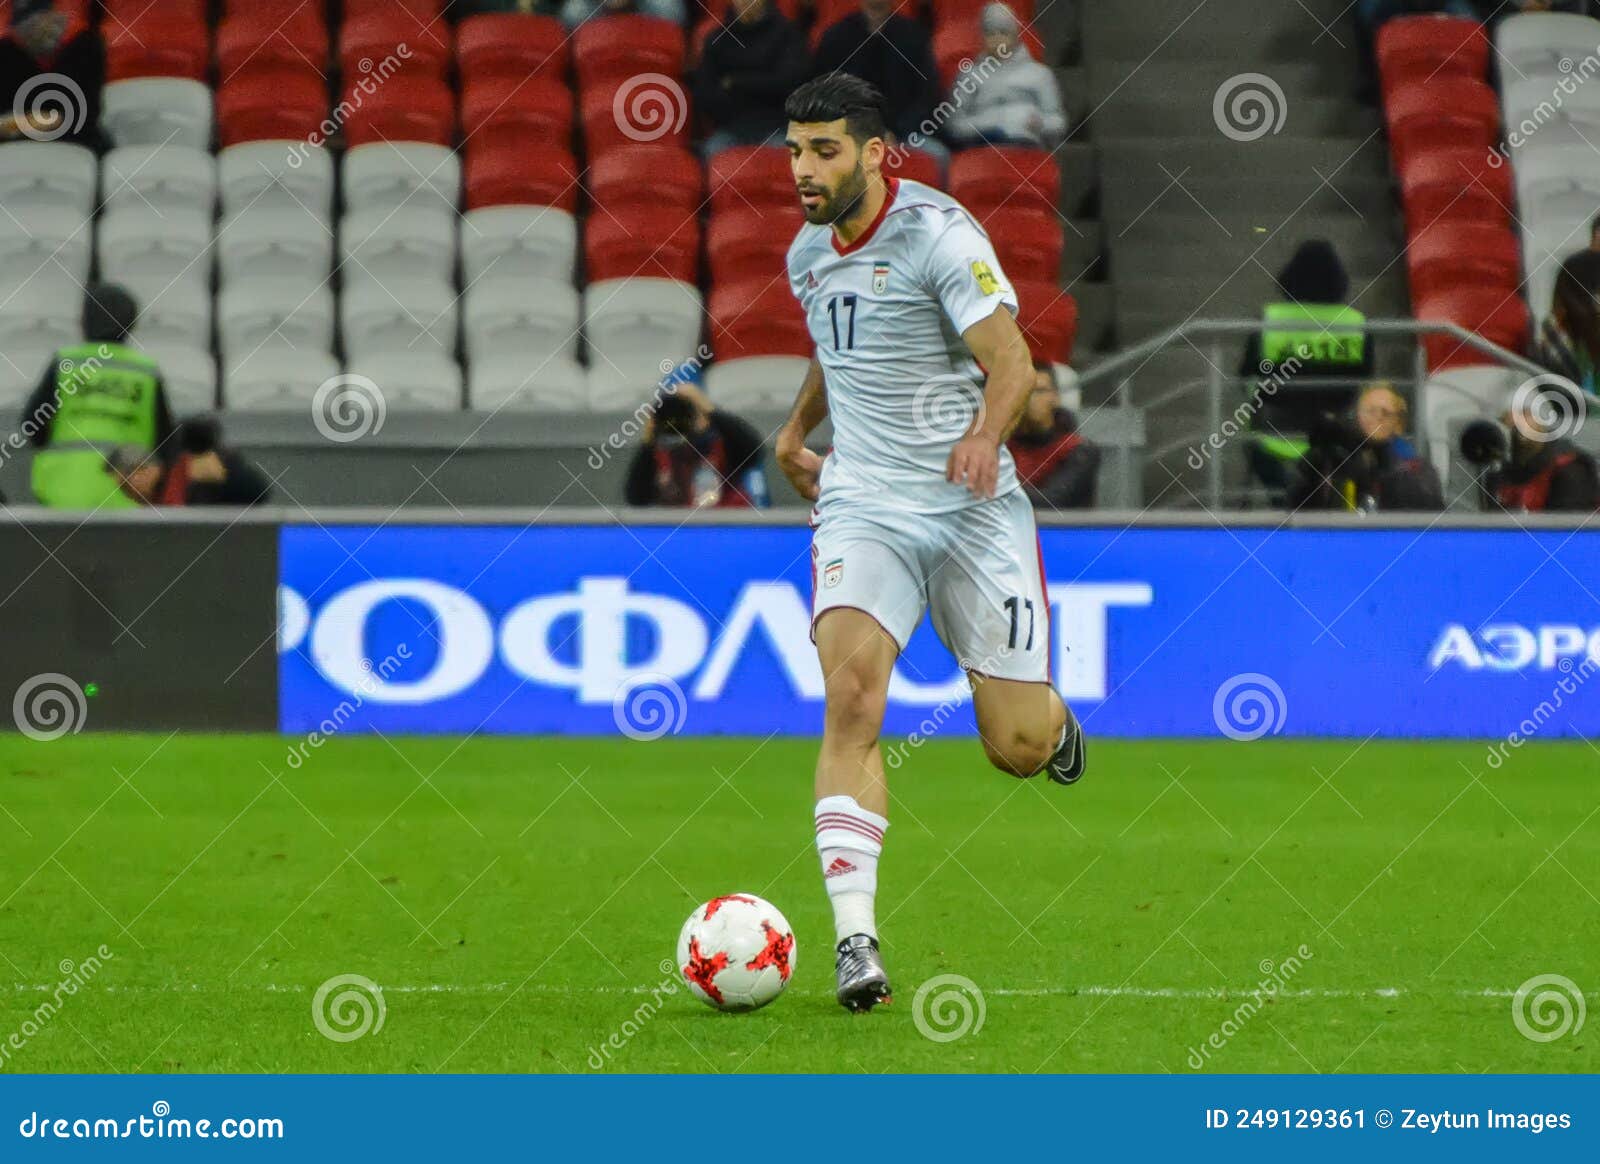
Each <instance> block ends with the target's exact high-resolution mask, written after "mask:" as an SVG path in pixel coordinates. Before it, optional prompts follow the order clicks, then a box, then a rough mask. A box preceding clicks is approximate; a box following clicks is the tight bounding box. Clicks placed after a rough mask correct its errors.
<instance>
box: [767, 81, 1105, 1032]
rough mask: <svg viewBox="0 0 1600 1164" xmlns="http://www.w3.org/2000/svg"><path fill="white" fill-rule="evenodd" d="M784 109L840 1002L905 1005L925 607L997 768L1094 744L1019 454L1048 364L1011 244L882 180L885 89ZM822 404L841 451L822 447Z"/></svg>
mask: <svg viewBox="0 0 1600 1164" xmlns="http://www.w3.org/2000/svg"><path fill="white" fill-rule="evenodd" d="M785 113H786V115H787V116H788V119H789V124H788V136H787V144H788V147H789V152H790V157H791V164H792V168H793V170H794V179H795V185H796V187H797V189H798V191H799V196H800V204H801V206H802V207H803V208H804V210H805V217H806V225H805V226H802V227H801V228H800V233H799V234H798V235H797V236H796V237H795V240H794V243H793V245H792V246H790V248H789V255H788V270H789V283H790V286H791V287H792V289H793V290H794V294H795V296H796V297H797V298H798V299H799V300H800V303H801V305H802V306H803V307H804V308H805V313H806V320H807V322H808V324H809V326H810V330H811V336H812V339H813V340H814V342H815V345H816V350H815V355H814V356H813V357H812V360H811V367H810V369H809V371H808V372H807V374H806V378H805V382H804V384H802V385H801V388H800V395H799V398H798V399H797V400H796V401H795V406H794V411H793V413H792V414H791V415H790V417H789V419H788V421H787V422H785V424H784V426H783V428H782V429H780V430H779V432H778V436H777V440H776V447H775V453H776V456H777V460H778V463H779V464H780V466H782V468H783V470H784V473H785V474H786V475H787V476H788V477H789V479H790V480H791V481H792V482H793V483H794V486H795V488H796V489H797V490H798V491H799V492H800V493H801V494H802V495H803V496H805V497H806V498H807V499H809V500H812V501H814V502H815V508H814V509H813V511H812V528H813V529H814V531H815V533H814V536H813V541H812V546H811V558H812V574H813V579H814V584H813V589H814V600H813V611H812V638H813V639H814V640H815V642H816V645H817V654H818V657H819V659H820V661H821V664H822V672H823V676H824V679H825V694H826V698H827V710H826V715H825V720H824V727H823V735H822V748H821V753H820V754H819V756H818V757H817V779H816V795H817V807H816V830H817V852H818V854H819V855H820V857H821V860H822V873H823V879H824V882H825V884H826V887H827V891H828V896H829V898H830V900H831V902H832V904H833V913H834V928H835V932H836V937H837V939H838V943H839V944H838V964H837V970H838V982H839V986H838V997H839V1002H840V1003H841V1004H843V1005H844V1006H845V1007H846V1008H847V1009H849V1010H851V1011H856V1012H861V1011H867V1010H870V1009H871V1008H872V1007H873V1006H875V1005H877V1004H878V1003H880V1002H888V1001H889V1000H890V990H889V979H888V975H887V974H886V973H885V971H884V968H883V959H882V957H881V955H880V953H879V950H878V934H877V923H876V920H875V917H874V898H875V896H876V893H877V883H878V857H879V855H880V853H881V852H882V850H883V834H884V830H885V829H886V828H888V825H889V822H888V819H887V817H888V808H889V798H888V788H887V785H886V784H885V782H884V771H883V758H882V756H881V754H880V753H879V750H878V734H879V731H880V730H881V728H882V726H883V712H884V703H885V701H886V699H887V696H888V690H889V678H890V673H891V671H892V670H893V668H894V663H895V659H896V657H897V656H898V655H899V653H900V651H901V650H902V649H903V648H904V647H905V645H906V641H907V640H908V639H909V638H910V637H911V632H912V631H913V630H914V629H915V628H916V626H917V624H918V623H919V622H920V621H921V620H922V613H923V610H924V609H930V608H931V610H932V614H933V625H934V628H935V629H936V630H937V631H938V633H939V637H940V638H941V639H942V640H943V642H944V644H945V645H946V646H947V647H948V648H949V649H950V650H951V651H952V652H953V653H954V654H955V655H956V657H957V659H958V660H959V661H960V664H961V666H962V668H963V670H965V671H966V672H967V676H968V681H969V682H970V683H971V685H972V691H973V706H974V710H975V712H976V715H977V720H978V732H979V735H980V736H981V737H982V739H983V750H984V753H985V754H986V755H987V756H988V758H989V761H990V763H992V764H993V765H994V766H995V767H997V768H999V769H1000V770H1001V771H1003V772H1008V773H1010V774H1011V775H1013V776H1019V777H1029V776H1033V775H1036V774H1037V773H1039V772H1040V771H1041V770H1043V771H1045V772H1048V773H1049V776H1050V778H1051V779H1052V780H1054V781H1056V782H1058V783H1061V784H1071V783H1073V782H1074V781H1076V780H1077V779H1078V778H1079V777H1080V776H1082V775H1083V770H1084V742H1083V733H1082V731H1081V729H1080V728H1079V726H1078V723H1077V720H1076V719H1075V718H1074V716H1073V715H1072V713H1071V711H1069V710H1068V708H1067V706H1066V703H1065V701H1064V700H1063V699H1062V698H1061V696H1060V695H1058V694H1057V693H1056V691H1055V689H1054V688H1053V687H1052V686H1051V685H1050V647H1049V643H1050V608H1049V604H1048V601H1047V599H1046V597H1045V593H1044V577H1043V570H1042V568H1041V562H1040V559H1039V549H1038V546H1039V542H1038V533H1037V530H1036V528H1035V525H1034V520H1033V510H1032V508H1031V507H1030V506H1029V504H1028V499H1027V497H1026V495H1025V494H1024V493H1023V491H1022V489H1021V488H1020V487H1019V485H1018V483H1017V476H1016V470H1015V467H1014V466H1013V464H1012V460H1011V454H1010V453H1009V452H1007V451H1006V447H1005V439H1006V437H1007V436H1008V435H1009V434H1010V432H1011V429H1012V427H1013V426H1014V425H1015V423H1016V422H1017V419H1018V418H1019V416H1020V415H1021V413H1022V409H1023V407H1024V404H1025V402H1026V400H1027V396H1028V392H1029V390H1030V389H1031V388H1032V387H1033V378H1034V377H1033V361H1032V359H1031V358H1030V356H1029V351H1028V345H1027V342H1026V340H1025V339H1024V338H1023V336H1022V333H1021V331H1020V329H1019V328H1018V327H1017V323H1016V318H1015V312H1016V310H1017V300H1016V295H1015V293H1014V292H1013V291H1012V290H1011V288H1010V286H1009V285H1008V284H1007V283H1006V279H1005V275H1004V273H1003V272H1002V271H1001V269H1000V264H999V262H998V260H996V258H995V253H994V248H993V247H992V246H991V245H990V243H989V238H988V236H987V235H986V234H985V233H984V232H983V229H982V228H981V227H980V226H979V225H978V223H977V222H976V221H975V220H974V219H973V217H972V215H971V214H969V213H968V212H967V210H966V209H965V208H964V207H963V206H962V205H961V204H960V203H959V202H957V201H956V200H955V199H953V198H951V197H949V196H948V195H946V194H943V193H941V192H940V191H938V190H934V189H931V188H929V187H927V186H924V185H921V184H920V183H917V182H912V181H908V180H906V179H903V178H899V179H897V178H894V177H886V176H885V175H884V173H883V164H884V158H885V154H886V153H887V151H888V146H887V144H886V142H885V141H884V133H885V130H884V111H883V97H882V95H881V94H880V93H879V92H878V90H877V89H876V88H874V87H873V86H872V85H870V84H868V83H867V82H865V81H862V80H860V79H858V78H856V77H853V76H849V75H848V74H844V73H830V74H826V75H824V76H821V77H818V78H816V79H815V80H812V81H809V82H807V83H806V84H804V85H802V86H800V88H798V89H796V90H795V91H794V92H793V93H792V94H790V96H789V99H788V101H787V103H786V105H785ZM824 417H831V418H832V420H833V449H832V451H831V452H830V453H829V454H828V456H827V457H826V458H823V457H819V456H818V455H817V454H816V453H814V452H812V451H811V450H809V449H807V448H806V447H805V443H804V442H805V438H806V435H807V434H808V433H809V432H810V431H811V430H812V429H813V428H815V427H816V426H817V425H818V424H819V423H821V421H822V420H823V418H824Z"/></svg>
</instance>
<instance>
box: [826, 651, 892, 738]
mask: <svg viewBox="0 0 1600 1164" xmlns="http://www.w3.org/2000/svg"><path fill="white" fill-rule="evenodd" d="M884 686H885V685H884V684H880V683H879V682H878V681H877V678H876V677H875V676H874V675H873V674H872V669H871V668H869V667H863V666H855V665H852V664H851V663H846V664H844V665H843V666H841V667H839V668H838V669H837V670H835V671H833V672H832V673H831V674H829V675H828V677H827V681H826V692H827V708H828V710H827V716H828V719H829V721H830V722H832V723H834V724H837V725H838V726H839V727H841V728H854V727H861V726H866V725H872V726H873V729H874V734H876V725H877V724H879V723H881V722H882V720H883V708H884V702H885V699H886V697H887V694H888V693H887V691H886V690H883V689H882V688H883V687H884Z"/></svg>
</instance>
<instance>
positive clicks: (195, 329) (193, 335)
mask: <svg viewBox="0 0 1600 1164" xmlns="http://www.w3.org/2000/svg"><path fill="white" fill-rule="evenodd" d="M211 308H212V302H211V291H210V289H209V288H206V289H204V290H202V289H200V288H199V287H197V286H196V285H195V284H193V283H185V282H180V283H175V284H173V285H172V286H171V287H169V288H167V289H166V291H164V292H163V293H162V294H161V295H159V296H156V297H154V298H152V299H151V301H150V302H149V303H141V304H140V305H139V321H138V323H136V324H135V325H134V329H133V339H134V342H135V343H137V344H138V345H139V346H140V347H146V348H150V349H152V350H157V349H161V348H169V347H188V348H209V347H210V346H211Z"/></svg>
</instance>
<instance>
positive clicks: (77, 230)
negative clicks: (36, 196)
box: [0, 206, 94, 302]
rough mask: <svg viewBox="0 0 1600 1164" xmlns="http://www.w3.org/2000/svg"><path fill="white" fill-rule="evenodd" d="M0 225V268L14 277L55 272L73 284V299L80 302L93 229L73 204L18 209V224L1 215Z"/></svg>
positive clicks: (87, 268)
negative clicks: (19, 216) (74, 290)
mask: <svg viewBox="0 0 1600 1164" xmlns="http://www.w3.org/2000/svg"><path fill="white" fill-rule="evenodd" d="M15 217H17V216H16V215H15V214H13V218H15ZM0 224H3V225H0V270H4V271H5V272H6V273H7V275H8V276H11V277H14V278H15V277H24V276H27V275H30V274H32V273H34V272H46V271H50V272H57V273H59V274H60V275H61V276H62V277H64V278H65V279H67V280H68V281H70V282H72V283H73V284H75V285H76V287H77V288H78V290H77V291H76V294H75V295H74V300H75V301H78V302H81V301H82V298H83V290H82V288H83V286H84V284H85V283H87V282H88V281H89V262H90V259H91V257H92V253H93V250H94V230H93V228H92V227H91V226H90V225H89V220H88V219H86V218H85V217H84V216H83V215H82V214H80V213H79V212H78V210H77V208H76V207H67V206H62V207H56V208H53V209H52V208H50V207H44V206H31V207H28V208H27V209H26V210H23V211H22V216H21V220H20V226H19V223H18V222H13V221H8V220H6V219H5V217H4V216H3V215H0Z"/></svg>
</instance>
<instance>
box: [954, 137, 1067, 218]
mask: <svg viewBox="0 0 1600 1164" xmlns="http://www.w3.org/2000/svg"><path fill="white" fill-rule="evenodd" d="M950 195H951V197H953V198H955V199H956V200H957V201H959V202H960V203H961V204H962V205H963V206H965V207H966V208H967V209H968V210H971V211H972V212H973V213H974V214H976V215H978V216H979V217H980V218H981V217H983V211H984V209H986V208H988V207H992V206H1015V207H1019V208H1025V209H1034V210H1041V211H1044V212H1045V213H1047V214H1054V213H1055V212H1056V205H1057V203H1058V202H1060V200H1061V166H1060V163H1058V162H1057V161H1056V159H1055V157H1054V156H1053V155H1052V154H1051V153H1050V151H1049V150H1036V149H1029V148H1027V147H1025V146H978V147H976V148H974V149H969V150H962V151H960V152H959V153H957V154H956V155H955V156H954V157H952V158H951V159H950Z"/></svg>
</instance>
